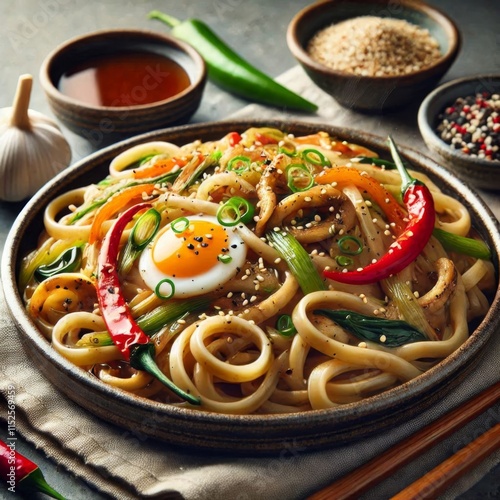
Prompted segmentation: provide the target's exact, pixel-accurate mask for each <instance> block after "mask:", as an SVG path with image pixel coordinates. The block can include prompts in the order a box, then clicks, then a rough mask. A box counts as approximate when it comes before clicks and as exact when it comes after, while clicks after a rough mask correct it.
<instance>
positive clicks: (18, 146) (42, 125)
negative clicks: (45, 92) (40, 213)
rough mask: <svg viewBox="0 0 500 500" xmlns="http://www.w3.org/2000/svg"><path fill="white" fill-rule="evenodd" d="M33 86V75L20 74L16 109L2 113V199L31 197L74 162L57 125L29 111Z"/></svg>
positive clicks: (0, 123) (15, 99)
mask: <svg viewBox="0 0 500 500" xmlns="http://www.w3.org/2000/svg"><path fill="white" fill-rule="evenodd" d="M32 84H33V78H32V76H31V75H21V76H20V77H19V83H18V86H17V92H16V96H15V98H14V103H13V106H12V107H11V108H4V109H1V110H0V200H5V201H20V200H24V199H25V198H28V197H30V196H32V195H33V194H34V193H35V192H36V191H37V190H38V189H40V188H41V187H42V186H43V185H44V184H45V183H46V182H47V181H48V180H50V179H52V177H54V176H55V175H56V174H57V173H59V172H60V171H61V170H63V169H64V168H66V167H67V166H68V165H69V163H70V160H71V149H70V146H69V144H68V142H67V141H66V139H65V138H64V136H63V135H62V133H61V132H60V130H59V127H58V126H57V125H56V123H55V122H54V121H52V120H51V119H50V118H48V117H46V116H45V115H43V114H41V113H38V112H37V111H33V110H31V109H28V108H29V101H30V96H31V87H32Z"/></svg>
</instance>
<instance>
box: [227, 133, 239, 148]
mask: <svg viewBox="0 0 500 500" xmlns="http://www.w3.org/2000/svg"><path fill="white" fill-rule="evenodd" d="M226 137H227V141H228V143H229V145H230V146H231V147H233V146H236V144H239V143H240V142H241V135H240V134H238V132H230V133H229V134H227V136H226Z"/></svg>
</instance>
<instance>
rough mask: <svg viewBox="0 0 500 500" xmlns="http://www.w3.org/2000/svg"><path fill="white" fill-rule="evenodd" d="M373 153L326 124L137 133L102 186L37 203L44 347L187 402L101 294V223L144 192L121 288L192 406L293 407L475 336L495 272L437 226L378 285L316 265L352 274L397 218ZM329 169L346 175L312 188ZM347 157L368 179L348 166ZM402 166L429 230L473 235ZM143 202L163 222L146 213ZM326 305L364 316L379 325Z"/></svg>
mask: <svg viewBox="0 0 500 500" xmlns="http://www.w3.org/2000/svg"><path fill="white" fill-rule="evenodd" d="M376 156H377V155H376V154H375V153H374V152H372V151H370V150H368V149H366V148H364V147H362V146H360V145H356V144H350V143H347V142H345V141H337V140H335V138H332V137H330V136H329V135H328V134H327V133H325V132H318V133H316V134H312V135H309V136H305V137H294V136H293V135H290V134H287V133H285V132H282V131H279V130H275V129H270V128H259V129H257V128H252V129H248V130H246V131H245V132H244V133H242V134H241V135H240V134H238V133H235V132H233V133H229V134H227V135H226V136H224V137H222V138H221V139H219V140H216V141H210V142H201V141H196V142H193V143H190V144H186V145H183V146H177V145H174V144H170V143H166V142H150V143H146V144H141V145H139V146H135V147H132V148H130V149H129V150H127V151H125V152H123V153H121V154H120V155H118V156H117V157H116V158H114V160H113V161H112V162H111V164H110V166H109V175H108V176H107V177H106V178H105V179H103V180H102V181H101V182H99V183H96V184H91V185H88V186H86V187H82V188H79V189H75V190H72V191H69V192H66V193H64V194H62V195H60V196H58V197H57V198H56V199H54V200H53V201H51V202H50V203H49V205H48V206H47V208H46V211H45V216H44V231H43V233H42V234H41V236H40V238H39V244H38V247H37V248H36V249H35V250H34V251H33V252H31V253H30V254H29V255H28V256H26V258H25V259H24V260H23V264H22V269H21V272H20V278H19V281H20V283H19V285H20V287H21V289H22V291H23V293H24V299H25V302H26V307H27V310H28V312H29V314H30V316H31V317H32V318H33V320H34V321H35V322H36V324H37V325H38V327H39V329H40V331H41V332H42V333H43V335H45V337H46V338H47V339H48V340H49V341H50V342H51V344H52V346H53V348H54V349H56V350H57V351H58V352H59V353H60V354H61V355H62V356H64V357H65V358H67V359H68V360H70V361H71V362H72V363H74V364H75V365H77V366H79V367H81V368H82V369H85V370H88V371H89V372H90V373H92V374H93V375H94V376H95V377H97V378H98V379H100V380H101V381H102V382H103V383H105V384H109V385H111V386H114V387H116V388H118V389H121V390H125V391H129V392H131V393H134V394H136V395H138V396H142V397H145V398H150V399H153V400H156V401H161V402H165V403H169V404H175V405H181V406H187V407H191V406H189V404H188V403H186V402H184V401H182V400H181V399H180V398H178V397H177V396H176V395H175V394H173V393H172V392H171V391H170V390H169V389H167V388H166V387H165V386H164V385H163V384H161V383H160V382H159V381H158V380H156V379H155V378H154V377H153V376H152V375H150V374H148V373H146V372H145V371H141V370H136V369H134V368H132V367H131V365H130V364H129V363H128V362H127V361H126V360H125V359H124V356H123V353H122V351H121V350H120V349H119V348H118V347H117V346H116V345H115V344H114V343H113V341H112V335H110V334H111V333H112V332H109V331H108V330H107V328H106V323H105V322H104V320H103V314H102V310H101V309H100V307H99V305H98V299H97V292H96V290H97V287H98V273H99V271H98V261H99V257H100V253H101V252H103V240H104V238H105V235H106V233H107V232H108V231H109V230H110V228H111V227H112V225H113V223H114V221H116V220H117V218H119V217H120V216H121V215H122V214H123V212H125V211H126V210H127V209H128V208H130V207H132V206H134V205H137V204H145V206H146V208H145V209H144V210H140V211H138V213H137V214H136V215H135V217H134V218H133V220H132V221H131V222H130V223H128V224H127V226H126V229H125V230H124V232H123V234H122V235H121V239H120V242H119V246H120V257H119V259H118V262H117V266H118V267H119V276H120V285H119V287H117V289H116V290H115V293H119V294H121V295H122V296H123V297H124V299H125V301H126V307H127V308H128V310H129V312H130V314H131V316H132V317H133V318H134V320H135V321H136V322H137V324H138V325H139V326H140V327H141V328H142V329H143V330H144V331H145V332H146V333H147V335H148V336H149V337H150V339H151V342H152V343H154V346H155V359H156V363H157V365H158V366H159V367H160V368H161V370H162V371H163V372H164V373H165V374H166V375H167V377H169V378H170V379H171V380H172V381H173V383H174V384H175V385H176V386H178V387H179V388H181V389H182V390H183V391H186V392H188V393H190V394H193V395H195V396H197V397H199V398H200V401H201V404H200V406H197V407H194V406H192V408H193V409H194V408H196V409H199V410H205V411H211V412H221V413H230V414H251V413H259V414H263V413H285V412H302V411H308V410H314V409H324V408H331V407H335V406H337V405H342V404H346V403H351V402H356V401H360V400H362V399H365V398H368V397H370V396H372V395H375V394H377V393H380V392H383V391H386V390H388V389H390V388H392V387H395V386H397V385H399V384H402V383H404V382H406V381H409V380H411V379H413V378H415V377H417V376H418V375H419V374H421V373H423V372H424V371H426V370H428V369H430V368H431V367H432V366H434V365H436V364H437V363H439V362H440V361H441V360H442V359H443V358H445V357H446V356H448V355H449V354H451V353H452V352H454V351H455V350H456V349H457V348H458V347H459V346H460V345H462V344H463V343H464V342H465V341H466V340H467V338H468V336H469V331H470V328H471V326H470V325H471V324H474V322H476V323H477V321H478V320H480V319H481V318H482V317H483V316H484V315H485V313H486V312H487V310H488V308H489V301H488V298H487V297H488V293H489V292H490V291H491V290H492V288H493V286H494V280H495V276H494V269H493V265H492V263H491V262H490V261H489V260H488V259H487V258H477V257H472V256H470V255H465V254H463V253H461V252H460V251H450V250H448V251H447V250H445V249H444V247H443V244H442V243H441V241H440V240H439V239H438V238H436V237H435V236H432V237H431V239H430V241H429V242H428V243H427V244H426V246H425V248H424V250H423V251H422V252H421V254H420V255H419V256H418V258H417V259H416V260H415V261H414V262H412V263H411V264H410V265H409V266H407V267H406V268H405V269H403V270H402V271H401V272H399V273H398V274H396V275H394V276H390V277H387V278H386V279H383V280H381V281H380V282H375V283H369V284H366V285H352V284H342V283H339V282H336V281H333V280H329V279H327V278H325V277H324V275H323V270H325V269H333V270H341V269H344V268H345V269H348V270H353V269H354V270H356V269H358V268H363V267H364V266H366V265H368V264H369V263H370V262H371V261H372V260H374V258H375V260H376V259H377V258H378V257H380V256H382V255H384V254H385V253H386V252H387V251H388V248H389V246H390V245H391V243H393V242H394V240H395V239H396V238H397V234H398V227H399V230H401V228H402V227H404V225H405V224H406V222H407V220H406V219H405V214H406V212H405V206H404V204H403V202H402V201H401V198H400V196H399V193H400V189H401V178H400V176H399V174H398V172H397V170H391V169H389V168H385V167H381V166H380V165H378V164H377V165H376V164H374V163H373V162H368V163H367V162H366V158H367V157H368V158H375V157H376ZM363 157H364V158H365V161H364V162H361V161H359V160H360V158H363ZM338 167H342V168H338ZM331 169H337V171H338V178H336V179H335V181H334V182H329V183H326V184H320V183H319V182H318V180H319V175H320V174H321V172H324V171H331ZM354 171H357V172H358V173H359V174H361V175H359V176H355V175H354V176H353V175H347V174H346V172H351V173H352V172H354ZM411 173H412V175H414V176H415V177H416V178H418V179H420V180H421V181H423V182H424V183H425V184H426V186H427V187H428V188H429V189H430V190H431V192H432V196H433V198H434V204H435V209H436V221H435V227H436V228H438V229H441V230H443V231H445V232H446V233H447V234H451V235H458V236H462V237H468V238H472V239H475V240H476V241H477V240H479V237H478V235H477V234H476V233H475V231H474V229H473V228H472V227H471V219H470V216H469V213H468V211H467V209H466V208H465V207H464V206H463V205H462V204H461V203H460V201H458V200H457V199H455V198H453V197H451V196H449V195H447V194H445V193H443V192H441V190H440V189H439V188H438V187H437V186H436V185H435V184H434V183H433V182H432V181H431V179H429V178H428V177H427V176H426V175H424V174H422V173H418V172H414V171H411ZM356 179H365V180H366V179H368V180H369V182H370V183H371V184H366V182H363V183H361V182H358V181H357V180H356ZM367 186H368V187H367ZM370 186H375V188H373V190H372V189H371V188H370ZM377 193H378V195H377ZM380 193H384V200H383V201H381V199H380V196H379V195H380ZM377 196H378V197H377ZM234 200H238V204H237V205H234ZM242 200H243V201H242ZM228 201H229V202H232V203H233V204H232V205H231V203H229V205H227V202H228ZM244 201H247V202H248V204H247V205H246V204H244ZM386 202H387V203H390V204H392V205H391V206H392V207H393V208H394V204H397V209H398V211H399V212H397V213H400V214H401V216H399V220H394V216H393V217H392V219H391V218H390V217H388V213H387V207H386V206H384V204H385V203H386ZM221 206H225V212H224V211H222V212H224V213H222V215H221ZM240 207H243V209H242V211H240ZM151 209H152V210H153V212H154V213H155V214H158V216H159V218H158V219H157V222H158V223H157V225H156V226H155V227H152V226H154V224H152V222H151V221H153V220H154V219H151V220H150V221H149V222H145V221H146V219H144V218H142V216H143V215H144V214H145V213H146V212H148V213H150V214H151V213H153V212H150V210H151ZM245 211H247V212H246V213H245ZM243 215H245V217H243ZM398 225H399V226H398ZM141 231H142V233H148V231H149V233H150V235H149V237H150V240H149V241H148V243H147V246H145V247H143V248H139V246H136V247H134V246H133V245H132V246H131V244H130V243H129V242H130V241H134V238H136V239H137V238H139V237H140V235H141V234H142V233H141ZM221 231H222V232H221ZM272 233H279V234H286V235H287V237H289V240H290V241H292V242H293V244H294V245H298V246H300V249H299V250H302V253H301V252H300V251H298V254H297V255H294V251H295V250H297V246H295V247H294V248H295V250H294V249H293V248H292V249H291V250H290V252H291V254H290V253H286V252H285V253H283V252H282V251H279V249H278V247H277V246H276V245H274V244H273V243H272V238H271V236H272ZM138 235H139V236H138ZM221 235H222V236H221ZM417 236H418V235H417ZM218 238H223V241H222V242H220V241H219V242H218V243H216V240H217V239H218ZM217 245H218V246H217ZM131 249H132V250H131ZM127 252H128V253H127ZM207 252H208V253H207ZM304 252H306V253H305V255H306V257H307V259H306V260H307V261H309V264H308V265H310V267H307V266H306V268H307V269H309V271H307V273H306V275H305V276H304V275H302V276H301V275H300V274H297V272H299V273H300V271H297V270H296V266H294V264H296V263H297V262H298V261H300V260H301V259H302V260H303V258H304ZM299 254H300V255H299ZM374 256H375V257H374ZM306 264H307V262H306ZM311 264H312V266H311ZM166 311H167V312H166ZM324 311H348V312H350V313H351V315H352V314H358V315H363V316H362V317H363V318H365V319H366V318H371V319H373V320H374V322H372V331H371V333H370V335H371V336H370V335H368V336H367V337H366V336H365V337H363V336H360V335H359V333H357V332H356V331H355V329H351V328H349V326H348V325H347V326H346V324H341V322H339V321H335V320H334V319H332V318H333V316H329V315H328V314H325V313H324ZM347 316H349V314H348V315H347ZM350 317H351V316H349V318H350ZM349 318H348V319H349ZM387 320H399V321H400V323H397V325H400V327H401V330H400V331H399V330H398V332H397V335H396V337H397V338H398V339H399V340H397V339H396V338H392V337H391V335H392V334H391V333H390V332H389V331H386V330H385V329H384V328H385V327H384V324H385V323H384V322H385V321H387ZM373 325H375V326H374V327H373ZM401 325H402V326H401ZM407 327H410V329H411V331H413V332H414V331H415V330H416V331H417V332H418V334H419V337H418V338H416V339H415V338H411V335H407ZM398 328H399V327H398ZM401 337H403V340H401Z"/></svg>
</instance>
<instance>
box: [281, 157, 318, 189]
mask: <svg viewBox="0 0 500 500" xmlns="http://www.w3.org/2000/svg"><path fill="white" fill-rule="evenodd" d="M285 175H286V181H287V185H288V187H289V188H290V190H291V191H292V192H294V193H297V192H299V191H307V190H308V189H310V188H311V187H312V186H314V177H313V175H312V174H311V172H310V171H309V169H308V168H307V167H306V166H305V165H304V164H302V163H292V164H291V165H288V167H287V168H286V170H285Z"/></svg>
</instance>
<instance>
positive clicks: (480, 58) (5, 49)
mask: <svg viewBox="0 0 500 500" xmlns="http://www.w3.org/2000/svg"><path fill="white" fill-rule="evenodd" d="M309 3H311V2H309V1H307V0H273V1H269V0H253V1H244V0H207V1H203V0H186V1H184V2H179V1H176V0H162V1H161V2H159V1H153V0H135V1H132V0H86V1H85V2H79V1H77V0H16V2H14V1H13V0H1V2H0V23H1V28H0V30H1V34H2V36H1V37H0V68H1V69H0V89H1V90H0V108H2V107H7V106H10V105H11V103H12V98H13V96H14V92H15V88H16V85H17V78H18V76H19V75H20V74H23V73H30V74H32V75H33V76H34V77H35V83H34V88H33V93H32V99H31V106H30V107H31V108H32V109H36V110H37V111H40V112H42V113H46V114H48V115H49V116H50V115H51V112H50V109H49V107H48V104H47V101H46V99H45V96H44V94H43V92H42V90H41V88H40V85H39V83H38V72H39V68H40V65H41V63H42V61H43V59H44V57H45V56H46V55H47V54H48V53H49V52H50V51H51V50H52V49H53V48H55V47H56V46H57V45H58V44H59V43H61V42H64V41H65V40H67V39H69V38H72V37H74V36H76V35H79V34H83V33H87V32H91V31H95V30H100V29H111V28H143V29H150V30H157V31H162V30H164V31H167V29H166V28H164V27H163V26H162V25H161V24H159V23H158V22H153V21H149V20H148V19H147V17H146V15H147V13H148V12H149V11H150V10H152V9H161V10H163V11H164V12H167V13H169V14H171V15H174V16H177V17H179V18H181V19H184V18H188V17H197V18H200V19H203V20H204V21H206V22H207V23H208V24H210V25H211V26H212V27H213V28H214V29H215V30H217V31H218V33H219V34H220V36H221V37H222V38H223V39H225V40H226V41H227V42H228V43H229V44H230V45H232V46H233V47H234V48H236V49H237V50H238V51H239V52H240V54H241V55H243V56H244V57H245V58H247V59H248V60H250V61H251V62H253V63H254V64H255V65H257V66H259V68H260V69H262V70H263V71H265V72H267V73H268V74H270V75H271V76H273V77H276V76H278V75H279V74H281V73H283V72H285V71H286V70H287V69H289V68H291V67H292V66H294V65H295V64H296V62H295V60H294V59H293V57H292V56H291V54H290V52H289V51H288V48H287V45H286V40H285V33H286V28H287V25H288V23H289V21H290V19H291V18H292V17H293V15H294V14H295V13H296V12H298V11H299V10H300V9H301V8H302V7H304V6H306V5H308V4H309ZM429 3H430V4H432V5H435V6H437V7H440V8H441V9H442V10H444V11H445V12H447V13H448V14H449V15H450V16H451V17H452V18H453V19H454V20H455V21H456V22H457V24H458V25H459V28H460V30H461V32H462V35H463V46H462V50H461V52H460V55H459V57H458V59H457V61H456V62H455V64H454V65H453V66H452V68H451V70H450V71H449V72H448V74H447V75H446V76H445V78H444V79H443V81H448V80H451V79H454V78H457V77H461V76H466V75H472V74H478V73H500V31H499V30H498V22H499V20H500V2H499V1H498V0H475V1H470V0H469V1H468V0H432V1H429ZM246 104H248V103H247V102H246V101H244V100H241V99H237V98H234V97H232V96H230V95H229V94H227V93H224V92H222V91H221V90H219V89H218V88H217V87H215V86H213V85H212V84H211V83H208V85H207V88H206V91H205V94H204V98H203V101H202V103H201V106H200V108H199V110H198V111H197V112H196V114H195V115H194V116H193V118H192V119H191V122H193V123H194V122H204V121H212V120H219V119H223V118H226V117H228V116H229V115H230V114H232V113H234V112H237V111H239V110H241V109H242V108H243V107H244V106H245V105H246ZM412 109H413V108H412ZM402 117H403V119H406V120H407V123H410V124H411V129H410V133H409V134H407V137H406V139H407V140H406V143H407V144H408V145H411V144H412V142H413V141H414V140H415V138H418V140H420V137H419V133H418V129H417V127H416V119H415V116H414V112H413V111H412V110H410V112H409V114H408V115H407V116H405V115H404V113H403V115H401V113H398V114H397V116H396V115H394V116H393V115H391V114H388V115H386V116H384V118H383V119H384V120H387V121H388V122H389V123H391V122H393V123H394V127H395V128H397V127H398V123H400V120H401V118H402ZM367 119H370V118H369V117H367ZM377 119H380V117H379V118H377ZM64 134H65V135H66V137H67V139H68V140H69V142H70V144H71V147H72V151H73V161H77V160H79V159H81V158H83V157H85V156H86V155H88V154H89V153H91V152H92V151H93V150H95V149H96V148H95V146H94V145H92V144H90V143H88V142H86V141H84V140H83V139H81V138H79V137H78V136H76V135H74V134H72V133H71V132H69V131H67V130H64ZM490 196H496V195H495V194H491V193H490V194H487V195H486V197H490ZM22 206H23V204H22V203H5V202H0V251H1V250H3V246H4V243H5V239H6V236H7V234H8V232H9V229H10V227H11V225H12V222H13V220H14V219H15V217H16V216H17V214H18V213H19V211H20V210H21V209H22ZM2 427H3V428H2ZM5 435H6V428H5V426H1V427H0V439H2V438H3V439H4V438H5ZM17 450H18V451H19V452H20V453H22V454H25V455H27V456H29V457H30V458H31V459H32V460H34V461H35V462H36V463H38V464H39V465H40V468H41V469H42V470H43V471H44V473H45V476H46V478H47V480H48V481H49V482H50V483H51V484H52V485H53V486H54V487H55V488H56V489H58V490H59V491H60V492H61V493H62V494H64V495H65V496H67V497H68V498H72V499H74V500H78V499H100V498H103V497H102V496H101V495H100V494H99V493H97V492H96V491H95V490H94V489H93V488H92V485H88V484H85V483H83V482H81V481H79V480H77V479H75V478H73V477H71V476H69V475H68V474H67V472H65V471H64V470H61V469H60V468H59V467H58V466H57V465H55V464H54V463H53V462H51V461H49V460H47V459H46V458H45V456H44V454H43V450H36V449H34V447H33V446H32V445H30V444H29V443H26V442H25V441H23V440H22V438H20V440H19V441H18V446H17ZM0 488H1V487H0ZM4 496H5V498H9V497H11V496H12V495H11V494H10V493H8V492H7V491H6V490H4V489H0V498H1V497H4ZM31 498H35V497H33V496H32V497H31ZM40 498H41V497H40ZM461 498H462V499H475V498H478V499H479V498H500V467H496V468H495V469H494V470H493V471H491V472H490V473H489V474H488V475H487V476H486V477H485V478H484V479H483V480H482V481H480V482H479V483H478V484H477V485H475V486H474V487H473V488H472V489H471V490H470V491H468V492H467V493H465V494H464V495H463V496H462V497H461Z"/></svg>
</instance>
